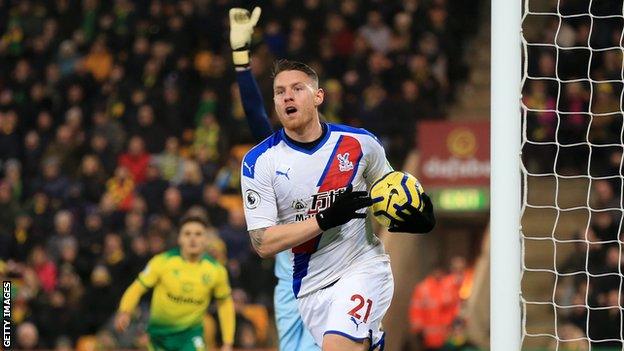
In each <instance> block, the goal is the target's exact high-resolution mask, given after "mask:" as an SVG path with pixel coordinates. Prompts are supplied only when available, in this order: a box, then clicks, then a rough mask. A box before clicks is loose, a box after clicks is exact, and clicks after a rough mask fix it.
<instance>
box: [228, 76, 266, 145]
mask: <svg viewBox="0 0 624 351" xmlns="http://www.w3.org/2000/svg"><path fill="white" fill-rule="evenodd" d="M236 81H237V82H238V89H239V91H240V95H241V101H242V102H243V109H244V110H245V117H246V119H247V123H248V124H249V129H250V130H251V133H252V134H253V136H254V138H255V139H256V140H257V141H261V140H262V139H264V138H266V137H268V136H270V135H271V134H272V133H273V131H272V130H271V124H270V123H269V117H268V115H267V112H266V110H265V109H264V105H263V101H262V94H261V93H260V88H258V84H257V83H256V80H255V79H254V77H253V74H251V69H245V70H242V71H237V72H236Z"/></svg>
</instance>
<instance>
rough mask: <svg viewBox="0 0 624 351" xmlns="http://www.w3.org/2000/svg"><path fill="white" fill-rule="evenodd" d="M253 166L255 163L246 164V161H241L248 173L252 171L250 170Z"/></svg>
mask: <svg viewBox="0 0 624 351" xmlns="http://www.w3.org/2000/svg"><path fill="white" fill-rule="evenodd" d="M253 166H255V165H251V166H250V165H248V164H247V162H243V167H245V168H247V170H249V173H253V170H252V168H253Z"/></svg>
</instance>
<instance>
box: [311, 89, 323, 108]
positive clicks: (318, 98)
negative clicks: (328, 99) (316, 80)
mask: <svg viewBox="0 0 624 351" xmlns="http://www.w3.org/2000/svg"><path fill="white" fill-rule="evenodd" d="M324 100H325V90H323V89H322V88H318V90H316V93H315V94H314V106H319V105H320V104H322V103H323V101H324Z"/></svg>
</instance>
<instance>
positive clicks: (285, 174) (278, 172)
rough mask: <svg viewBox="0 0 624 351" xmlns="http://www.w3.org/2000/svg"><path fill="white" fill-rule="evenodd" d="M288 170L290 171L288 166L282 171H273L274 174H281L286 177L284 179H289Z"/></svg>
mask: <svg viewBox="0 0 624 351" xmlns="http://www.w3.org/2000/svg"><path fill="white" fill-rule="evenodd" d="M288 172H290V168H288V169H287V170H286V172H282V171H275V175H278V176H280V175H281V176H284V177H286V179H288V180H290V178H289V177H288Z"/></svg>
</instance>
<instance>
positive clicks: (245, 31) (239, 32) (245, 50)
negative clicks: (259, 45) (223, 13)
mask: <svg viewBox="0 0 624 351" xmlns="http://www.w3.org/2000/svg"><path fill="white" fill-rule="evenodd" d="M261 12H262V9H261V8H260V7H256V8H254V9H253V11H252V12H251V15H250V14H249V11H247V10H246V9H242V8H238V7H236V8H232V9H230V46H231V47H232V50H233V53H232V57H233V59H234V64H235V65H236V66H246V65H248V64H249V44H251V36H252V34H253V30H254V27H255V25H256V24H257V23H258V20H259V19H260V13H261Z"/></svg>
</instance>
